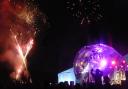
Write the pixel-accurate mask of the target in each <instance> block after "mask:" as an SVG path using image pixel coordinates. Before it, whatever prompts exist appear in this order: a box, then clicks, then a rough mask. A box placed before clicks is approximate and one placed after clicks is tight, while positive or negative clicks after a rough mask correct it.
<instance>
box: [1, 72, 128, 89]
mask: <svg viewBox="0 0 128 89" xmlns="http://www.w3.org/2000/svg"><path fill="white" fill-rule="evenodd" d="M92 75H93V77H94V78H95V82H86V83H85V82H84V83H82V84H81V83H76V84H74V82H73V81H70V83H69V82H68V81H65V82H60V83H53V82H46V81H44V82H42V83H41V82H39V81H38V82H35V81H33V82H31V83H30V82H23V81H12V80H11V81H7V82H0V89H128V79H127V78H128V73H127V72H126V80H125V81H122V82H121V84H113V85H111V83H110V79H109V77H108V76H104V77H103V78H104V81H101V77H102V72H101V71H99V70H96V73H95V74H93V73H92ZM103 82H104V84H103Z"/></svg>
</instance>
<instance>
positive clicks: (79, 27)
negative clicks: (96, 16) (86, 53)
mask: <svg viewBox="0 0 128 89" xmlns="http://www.w3.org/2000/svg"><path fill="white" fill-rule="evenodd" d="M102 2H103V8H104V18H103V21H101V22H99V23H98V22H97V23H92V24H80V23H79V22H77V21H76V19H75V18H74V17H73V16H72V15H71V13H70V12H69V11H68V10H67V8H66V0H38V3H39V8H40V10H41V11H42V12H43V13H45V14H46V16H47V21H48V23H47V26H46V27H45V28H42V25H40V26H41V29H43V30H41V32H40V33H39V34H38V36H37V38H36V39H37V43H36V44H37V46H36V49H35V52H34V53H33V56H32V57H31V61H30V70H31V74H32V76H33V78H35V79H38V80H42V79H43V80H54V79H56V78H57V73H58V72H61V71H63V70H65V69H68V68H70V67H72V66H73V60H74V57H75V54H76V52H77V51H78V50H79V49H80V48H81V47H82V46H84V45H89V44H94V43H104V44H107V45H110V46H112V47H114V48H115V49H116V50H117V51H118V52H119V53H121V54H122V55H125V54H126V53H128V47H127V45H128V39H127V37H128V31H127V30H128V12H127V9H128V1H127V0H102Z"/></svg>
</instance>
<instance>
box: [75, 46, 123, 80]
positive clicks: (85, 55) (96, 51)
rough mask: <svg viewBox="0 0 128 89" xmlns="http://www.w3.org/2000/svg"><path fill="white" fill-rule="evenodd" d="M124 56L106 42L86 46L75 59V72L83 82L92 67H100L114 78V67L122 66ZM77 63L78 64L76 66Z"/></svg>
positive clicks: (105, 73)
mask: <svg viewBox="0 0 128 89" xmlns="http://www.w3.org/2000/svg"><path fill="white" fill-rule="evenodd" d="M122 58H123V57H122V56H121V55H120V54H119V53H118V52H117V51H116V50H114V49H113V48H112V47H110V46H107V45H104V44H95V45H90V46H84V47H83V48H82V49H81V50H80V51H79V52H78V53H77V55H76V57H75V61H74V72H75V75H76V78H77V80H78V81H80V82H83V81H86V78H88V73H90V71H91V69H93V70H94V71H95V70H96V69H100V70H101V71H102V72H103V75H110V78H111V79H113V77H114V72H115V71H117V70H114V71H113V69H114V68H115V67H113V66H116V67H117V69H119V68H120V65H121V63H122V62H123V61H122ZM113 59H116V60H113ZM76 64H77V66H76Z"/></svg>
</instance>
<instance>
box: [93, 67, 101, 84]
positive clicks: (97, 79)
mask: <svg viewBox="0 0 128 89" xmlns="http://www.w3.org/2000/svg"><path fill="white" fill-rule="evenodd" d="M91 74H92V76H93V78H94V80H95V84H96V85H101V84H102V80H101V77H102V75H103V73H102V71H100V70H99V69H96V72H95V74H94V73H93V69H92V70H91Z"/></svg>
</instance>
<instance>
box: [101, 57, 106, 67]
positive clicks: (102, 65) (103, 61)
mask: <svg viewBox="0 0 128 89" xmlns="http://www.w3.org/2000/svg"><path fill="white" fill-rule="evenodd" d="M106 65H107V61H106V60H105V59H103V60H101V62H100V66H101V67H105V66H106Z"/></svg>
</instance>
